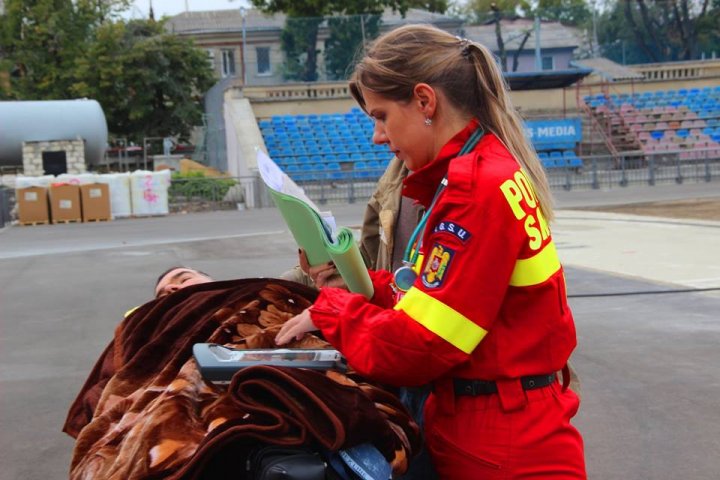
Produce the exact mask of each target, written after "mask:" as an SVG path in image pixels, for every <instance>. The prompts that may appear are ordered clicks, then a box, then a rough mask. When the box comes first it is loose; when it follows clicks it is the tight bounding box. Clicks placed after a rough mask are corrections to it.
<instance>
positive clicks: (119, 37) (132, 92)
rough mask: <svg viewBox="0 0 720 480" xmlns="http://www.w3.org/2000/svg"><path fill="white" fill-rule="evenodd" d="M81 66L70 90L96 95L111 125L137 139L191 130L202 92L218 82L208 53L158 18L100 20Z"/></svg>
mask: <svg viewBox="0 0 720 480" xmlns="http://www.w3.org/2000/svg"><path fill="white" fill-rule="evenodd" d="M76 71H77V78H78V80H77V81H76V82H75V83H74V84H73V85H72V87H71V92H72V93H73V94H74V95H76V96H85V97H90V98H95V99H97V100H98V101H99V102H100V104H101V105H103V108H104V109H105V114H106V116H107V118H108V124H109V129H110V131H111V132H112V133H113V134H115V135H118V136H124V137H128V138H130V139H134V140H135V141H137V142H141V141H142V138H141V137H143V136H146V137H165V136H168V135H176V134H179V135H183V136H186V135H188V133H189V131H190V129H191V128H192V126H193V125H197V124H199V123H200V121H201V116H202V108H201V104H200V95H201V94H202V93H203V92H205V91H206V90H207V89H208V88H210V87H211V86H212V84H213V76H212V72H211V70H210V67H209V66H208V63H207V58H206V55H205V53H204V52H203V51H202V50H200V49H197V48H195V47H194V46H193V44H192V42H190V41H189V40H186V39H182V38H180V37H177V36H174V35H169V34H166V33H164V30H163V27H162V24H161V23H156V22H154V21H139V20H134V21H131V22H129V23H127V24H126V23H121V22H119V23H114V22H107V23H105V24H103V25H101V26H100V27H99V28H98V29H97V34H96V41H95V42H94V43H93V44H92V45H91V46H90V48H89V49H88V51H87V52H86V54H85V55H84V56H83V57H80V58H78V60H77V62H76Z"/></svg>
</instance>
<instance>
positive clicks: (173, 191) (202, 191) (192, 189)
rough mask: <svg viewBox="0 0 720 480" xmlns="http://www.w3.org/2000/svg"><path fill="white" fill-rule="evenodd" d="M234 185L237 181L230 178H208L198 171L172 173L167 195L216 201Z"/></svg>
mask: <svg viewBox="0 0 720 480" xmlns="http://www.w3.org/2000/svg"><path fill="white" fill-rule="evenodd" d="M234 185H237V182H236V181H235V180H234V179H232V178H210V177H206V176H205V173H203V172H199V171H198V172H188V173H186V174H181V173H173V175H172V182H171V184H170V188H169V189H168V196H170V197H171V198H178V197H182V198H184V199H185V200H191V199H201V200H207V201H212V202H217V201H220V200H222V199H223V198H224V197H225V195H226V194H227V192H228V190H230V188H231V187H233V186H234Z"/></svg>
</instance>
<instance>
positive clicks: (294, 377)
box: [64, 279, 419, 479]
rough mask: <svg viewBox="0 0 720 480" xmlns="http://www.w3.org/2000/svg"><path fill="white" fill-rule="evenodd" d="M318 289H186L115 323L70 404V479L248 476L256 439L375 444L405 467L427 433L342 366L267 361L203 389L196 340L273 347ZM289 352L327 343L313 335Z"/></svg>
mask: <svg viewBox="0 0 720 480" xmlns="http://www.w3.org/2000/svg"><path fill="white" fill-rule="evenodd" d="M314 296H315V292H314V291H313V290H311V289H308V288H306V287H303V286H301V285H298V284H295V283H291V282H285V281H281V280H265V279H248V280H237V281H226V282H214V283H209V284H203V285H196V286H192V287H187V288H185V289H183V290H181V291H179V292H177V293H175V294H173V295H170V296H168V297H164V298H162V299H159V300H154V301H152V302H149V303H147V304H145V305H143V306H142V307H140V308H139V309H137V310H136V311H135V312H133V314H132V315H130V316H129V317H128V318H127V319H125V321H123V322H122V323H121V325H119V326H118V328H117V329H116V332H115V338H114V340H113V342H112V343H111V344H110V345H108V347H107V348H106V349H105V351H104V352H103V354H102V356H101V357H100V359H99V360H98V362H97V363H96V365H95V367H94V368H93V371H92V372H91V374H90V376H89V378H88V380H87V381H86V383H85V385H84V386H83V388H82V390H81V391H80V393H79V394H78V397H77V399H76V400H75V402H74V403H73V405H72V406H71V408H70V412H69V413H68V418H67V421H66V423H65V426H64V431H66V432H67V433H69V434H70V435H72V436H76V437H77V443H76V445H75V451H74V452H73V458H72V462H71V467H70V477H71V478H107V479H115V478H116V479H140V478H173V479H175V478H210V477H212V476H214V475H216V474H217V475H220V476H218V477H216V478H223V476H228V472H233V475H232V476H233V477H234V478H244V476H243V471H244V468H245V461H244V459H245V457H246V456H247V453H248V451H249V449H250V448H251V447H252V446H254V445H257V444H258V443H269V444H277V445H306V446H311V447H314V448H323V449H327V450H330V451H337V450H339V449H342V448H347V447H350V446H353V445H357V444H360V443H363V442H372V443H373V444H374V445H375V446H376V447H377V448H378V450H380V452H382V453H383V455H384V456H385V457H386V458H387V459H388V461H389V462H390V463H391V465H392V466H393V470H394V471H395V472H397V473H401V472H403V471H404V470H405V469H406V467H407V461H408V458H409V456H410V455H411V454H412V452H413V450H416V449H417V448H418V441H419V432H418V429H417V426H416V425H415V424H414V423H413V422H412V420H411V419H410V417H409V415H408V414H407V412H406V411H405V410H404V408H403V407H402V405H401V404H400V403H399V402H398V400H397V399H396V397H395V396H394V395H392V394H390V393H388V392H386V391H385V390H383V389H381V388H378V387H377V386H373V385H370V384H368V383H365V382H362V381H360V380H359V379H357V378H354V377H353V378H351V377H349V376H347V375H344V374H342V373H339V372H335V371H328V372H318V371H311V370H304V369H285V368H275V367H266V366H258V367H252V368H247V369H244V370H241V371H240V372H238V373H237V374H236V375H235V376H234V377H233V380H232V382H231V384H230V386H229V388H227V389H223V388H219V387H217V386H214V385H212V384H208V383H206V382H204V381H203V380H202V378H201V376H200V373H199V371H198V368H197V365H196V364H195V361H194V360H193V359H192V346H193V344H195V343H198V342H214V343H220V344H228V345H232V346H235V347H237V348H273V347H274V342H273V338H274V336H275V334H276V332H277V331H278V329H279V326H280V325H281V324H282V323H283V322H284V321H285V320H287V319H288V318H290V317H291V316H292V315H295V314H297V313H299V312H300V311H302V310H303V309H304V308H306V307H307V306H309V305H310V302H311V301H312V300H313V299H314ZM291 347H299V348H302V347H305V348H327V347H328V344H327V343H326V342H324V341H323V340H321V339H319V338H317V337H314V336H306V337H305V338H304V339H303V340H301V341H300V342H298V343H297V344H294V345H291Z"/></svg>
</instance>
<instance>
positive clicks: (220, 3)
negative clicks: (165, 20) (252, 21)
mask: <svg viewBox="0 0 720 480" xmlns="http://www.w3.org/2000/svg"><path fill="white" fill-rule="evenodd" d="M151 2H152V6H153V10H154V11H155V18H158V19H159V18H160V17H162V16H164V15H167V16H172V15H177V14H178V13H181V12H184V11H185V9H186V8H185V7H186V6H187V9H188V10H189V11H191V12H192V11H198V10H228V9H231V8H240V6H242V5H244V6H246V7H248V6H249V2H248V1H247V0H233V1H230V0H133V2H132V6H131V7H130V11H128V12H126V13H125V15H123V16H124V17H125V18H147V16H148V11H149V9H150V3H151Z"/></svg>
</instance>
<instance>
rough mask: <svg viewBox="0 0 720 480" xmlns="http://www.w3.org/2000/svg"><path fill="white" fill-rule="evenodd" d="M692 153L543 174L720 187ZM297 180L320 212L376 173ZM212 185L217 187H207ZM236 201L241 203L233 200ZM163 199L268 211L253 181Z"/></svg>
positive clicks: (719, 165) (572, 184)
mask: <svg viewBox="0 0 720 480" xmlns="http://www.w3.org/2000/svg"><path fill="white" fill-rule="evenodd" d="M694 153H695V154H696V155H697V157H698V158H685V157H686V156H687V153H686V152H662V153H658V154H654V155H638V154H633V155H626V156H619V157H610V156H594V157H583V165H582V166H581V167H555V168H549V169H547V176H548V180H549V183H550V186H551V188H552V189H555V190H559V189H563V190H592V189H611V188H621V187H626V186H630V185H648V186H653V185H662V184H669V183H677V184H681V183H699V182H710V181H720V157H718V156H715V152H712V153H713V154H712V155H708V154H707V153H704V152H702V151H698V152H694ZM301 175H302V177H301V178H302V179H301V180H296V183H297V184H298V185H299V186H300V187H302V188H303V189H304V190H305V194H306V195H307V196H308V197H309V198H310V199H311V200H313V201H314V202H316V203H317V204H318V205H320V206H322V205H326V204H338V203H355V202H363V203H364V202H367V201H368V199H369V198H370V196H371V195H372V194H373V192H374V191H375V188H376V186H377V180H378V178H379V177H380V175H382V170H377V169H368V170H349V171H343V172H342V175H338V174H337V173H328V172H327V171H303V172H302V174H301ZM213 181H219V182H220V183H217V184H213V183H208V182H213ZM222 182H230V183H234V184H237V186H236V187H232V188H230V189H228V188H227V187H225V186H223V184H222ZM233 189H235V190H233ZM233 192H235V195H233ZM237 192H240V193H239V194H238V193H237ZM238 195H240V197H242V198H241V199H238V198H240V197H238ZM169 197H170V202H171V206H172V205H173V204H176V205H177V204H181V203H182V204H188V203H192V202H203V203H205V204H212V203H215V204H216V205H217V206H218V208H234V206H235V203H244V204H246V205H247V207H248V208H258V207H269V206H273V202H272V200H271V198H270V196H269V194H268V193H267V191H266V188H265V186H264V184H263V182H262V180H261V179H260V178H258V177H246V178H242V179H237V178H236V179H227V178H225V179H209V178H200V179H182V180H173V184H172V186H171V189H170V195H169ZM206 207H212V205H206Z"/></svg>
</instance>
